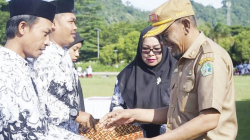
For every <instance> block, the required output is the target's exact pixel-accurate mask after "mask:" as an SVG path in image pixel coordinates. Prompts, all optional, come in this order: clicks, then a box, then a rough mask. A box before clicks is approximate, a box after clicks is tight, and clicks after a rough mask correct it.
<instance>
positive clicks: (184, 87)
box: [178, 70, 198, 112]
mask: <svg viewBox="0 0 250 140" xmlns="http://www.w3.org/2000/svg"><path fill="white" fill-rule="evenodd" d="M181 79H182V80H181V81H180V87H179V89H180V92H179V96H178V103H179V107H180V111H181V112H195V111H196V110H197V102H198V101H197V95H196V92H195V91H194V85H195V75H194V71H193V70H190V71H188V73H183V76H182V78H181Z"/></svg>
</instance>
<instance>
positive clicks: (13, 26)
mask: <svg viewBox="0 0 250 140" xmlns="http://www.w3.org/2000/svg"><path fill="white" fill-rule="evenodd" d="M37 20H38V17H37V16H32V15H18V16H14V17H12V18H11V19H10V20H8V22H7V25H6V36H7V38H8V39H12V38H14V37H15V36H16V34H17V31H18V25H19V23H20V22H22V21H25V22H26V23H27V24H28V25H29V27H30V28H32V26H33V25H34V24H35V23H36V22H37Z"/></svg>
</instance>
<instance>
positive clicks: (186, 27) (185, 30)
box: [182, 18, 191, 35]
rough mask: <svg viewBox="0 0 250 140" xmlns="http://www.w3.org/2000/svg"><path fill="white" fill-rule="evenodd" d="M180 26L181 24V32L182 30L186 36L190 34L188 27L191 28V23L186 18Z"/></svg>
mask: <svg viewBox="0 0 250 140" xmlns="http://www.w3.org/2000/svg"><path fill="white" fill-rule="evenodd" d="M182 24H183V30H184V34H185V35H188V34H189V32H190V27H191V21H190V20H189V19H188V18H184V19H183V20H182Z"/></svg>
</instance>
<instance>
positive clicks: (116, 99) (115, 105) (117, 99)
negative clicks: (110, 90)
mask: <svg viewBox="0 0 250 140" xmlns="http://www.w3.org/2000/svg"><path fill="white" fill-rule="evenodd" d="M118 82H119V81H118V80H116V84H115V89H114V95H113V97H112V100H111V105H110V112H111V111H114V110H117V109H127V106H126V103H125V101H124V99H123V98H122V94H121V92H120V89H119V86H118Z"/></svg>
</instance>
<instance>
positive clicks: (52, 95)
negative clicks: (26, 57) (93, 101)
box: [31, 0, 95, 134]
mask: <svg viewBox="0 0 250 140" xmlns="http://www.w3.org/2000/svg"><path fill="white" fill-rule="evenodd" d="M52 3H53V4H54V5H56V7H57V11H56V16H55V19H54V22H53V24H52V33H51V34H50V46H48V47H47V48H46V49H45V50H44V51H43V54H42V55H41V56H40V57H38V58H37V59H36V60H34V61H33V62H31V67H32V68H33V76H32V78H33V79H34V82H35V84H36V86H37V88H38V92H39V93H40V94H42V95H43V96H44V98H45V99H44V100H46V103H47V105H48V110H49V111H50V116H49V123H51V124H53V125H56V126H57V127H60V128H64V129H66V130H69V131H72V132H74V133H76V134H78V127H79V126H78V124H82V125H83V126H86V127H94V124H95V123H94V122H95V120H94V118H93V117H92V116H91V115H90V114H88V113H85V112H83V111H80V103H79V101H80V99H79V95H78V93H77V86H78V75H77V73H76V71H75V70H74V65H73V63H72V60H71V58H70V55H69V53H68V49H67V48H66V47H67V46H69V45H70V44H71V43H72V42H74V38H75V33H76V29H77V27H76V25H75V21H76V17H75V15H74V13H73V10H74V1H73V0H60V1H53V2H52Z"/></svg>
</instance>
